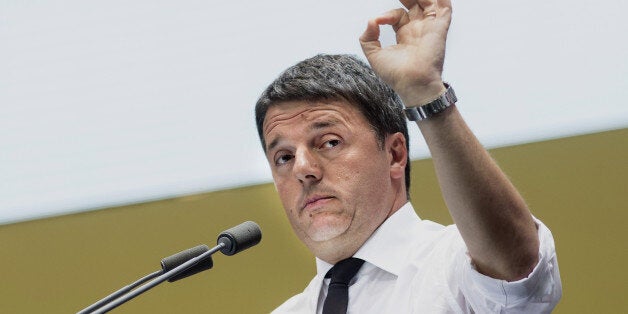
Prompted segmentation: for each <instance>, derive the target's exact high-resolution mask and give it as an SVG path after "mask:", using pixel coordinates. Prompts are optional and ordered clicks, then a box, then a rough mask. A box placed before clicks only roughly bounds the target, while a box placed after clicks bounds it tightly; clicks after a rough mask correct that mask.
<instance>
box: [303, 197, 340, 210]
mask: <svg viewBox="0 0 628 314" xmlns="http://www.w3.org/2000/svg"><path fill="white" fill-rule="evenodd" d="M333 198H334V197H333V196H329V195H313V196H311V197H308V198H307V199H306V200H305V204H304V205H303V206H301V210H302V211H303V210H315V209H317V208H318V207H320V206H323V205H324V204H325V203H327V202H328V201H329V200H331V199H333Z"/></svg>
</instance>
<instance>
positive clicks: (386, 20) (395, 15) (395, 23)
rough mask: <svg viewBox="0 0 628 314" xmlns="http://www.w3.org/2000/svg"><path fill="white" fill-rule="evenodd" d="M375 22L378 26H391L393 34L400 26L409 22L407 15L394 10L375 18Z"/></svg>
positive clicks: (400, 10)
mask: <svg viewBox="0 0 628 314" xmlns="http://www.w3.org/2000/svg"><path fill="white" fill-rule="evenodd" d="M375 22H376V23H377V24H379V25H383V24H386V25H391V26H392V27H393V29H394V30H395V32H397V30H398V29H399V28H401V27H402V26H404V25H406V24H408V22H410V18H409V17H408V13H407V12H406V10H404V9H395V10H390V11H388V12H386V13H384V14H383V15H381V16H379V17H377V18H375Z"/></svg>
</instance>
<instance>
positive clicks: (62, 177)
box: [0, 0, 628, 223]
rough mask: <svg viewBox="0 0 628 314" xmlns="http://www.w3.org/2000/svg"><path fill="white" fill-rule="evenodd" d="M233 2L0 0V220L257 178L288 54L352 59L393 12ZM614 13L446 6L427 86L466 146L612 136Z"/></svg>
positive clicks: (370, 5)
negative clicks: (443, 99)
mask: <svg viewBox="0 0 628 314" xmlns="http://www.w3.org/2000/svg"><path fill="white" fill-rule="evenodd" d="M250 2H253V3H252V4H248V3H245V1H240V2H235V3H231V2H229V1H212V0H210V1H191V0H183V1H148V0H141V1H139V0H138V1H89V2H88V1H77V0H73V1H7V0H0V223H8V222H15V221H19V220H24V219H32V218H37V217H43V216H49V215H56V214H60V213H68V212H74V211H80V210H89V209H96V208H102V207H108V206H112V205H119V204H126V203H132V202H140V201H147V200H152V199H160V198H166V197H171V196H177V195H184V194H190V193H198V192H203V191H210V190H216V189H221V188H227V187H234V186H241V185H247V184H252V183H261V182H269V181H270V180H271V177H270V172H269V170H268V169H267V165H266V161H265V158H264V156H263V154H262V151H261V148H260V145H259V143H258V139H257V133H256V131H255V125H254V119H253V105H254V103H255V100H256V98H257V96H258V95H259V94H260V93H261V91H262V90H263V89H264V88H265V86H266V85H267V84H268V83H270V82H271V81H272V79H273V78H274V77H276V76H277V75H278V74H279V73H280V72H281V71H282V70H283V69H285V68H286V67H288V66H289V65H292V64H294V63H295V62H297V61H299V60H301V59H304V58H306V57H310V56H312V55H314V54H317V53H353V54H358V55H360V56H361V51H360V48H359V45H358V37H359V35H360V34H361V32H362V30H363V29H364V26H365V25H366V20H367V19H368V18H371V17H374V16H376V15H378V14H379V13H381V12H384V11H386V10H388V9H391V8H395V7H397V6H398V4H397V2H396V1H392V0H379V1H375V0H364V1H333V0H318V1H314V0H310V1H294V0H293V1H288V0H270V1H263V2H262V1H250ZM625 12H628V2H625V1H621V0H611V1H605V2H603V3H597V4H595V5H593V4H591V3H584V2H582V3H580V2H573V1H566V0H555V1H552V0H550V1H541V2H537V3H534V4H530V3H529V2H523V1H510V2H507V1H497V0H489V1H473V2H472V1H454V21H453V24H452V28H451V31H450V37H449V42H448V51H447V60H446V64H445V67H446V69H445V78H446V79H447V80H448V81H450V82H451V83H452V85H453V86H455V88H456V92H457V94H458V96H459V98H460V102H459V108H460V109H461V111H462V112H463V114H464V115H465V117H466V119H467V121H468V122H469V124H470V125H471V127H472V128H473V129H474V131H475V132H476V134H477V135H478V137H479V138H480V140H481V141H482V142H483V143H484V144H485V145H487V146H488V147H495V146H502V145H509V144H516V143H522V142H528V141H537V140H541V139H547V138H555V137H561V136H568V135H573V134H581V133H588V132H595V131H600V130H607V129H613V128H623V127H626V126H628V106H627V105H626V98H628V61H627V60H626V59H627V57H628V41H627V40H626V33H627V31H628V22H626V20H625V19H624V17H623V15H624V13H625ZM384 36H386V38H385V40H384V42H386V43H391V40H392V39H391V38H392V37H393V36H392V35H391V32H390V31H388V32H386V33H385V35H384ZM411 132H412V133H411V137H413V139H414V141H413V142H412V144H413V147H412V157H413V158H420V157H425V156H427V154H428V153H427V151H426V148H425V145H423V143H422V141H419V138H420V137H419V133H418V129H417V128H416V127H414V126H413V127H412V128H411ZM583 153H586V148H583Z"/></svg>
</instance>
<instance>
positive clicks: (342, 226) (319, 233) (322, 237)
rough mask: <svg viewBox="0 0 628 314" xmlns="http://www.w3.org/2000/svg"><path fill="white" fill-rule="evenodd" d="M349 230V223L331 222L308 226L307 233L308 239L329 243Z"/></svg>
mask: <svg viewBox="0 0 628 314" xmlns="http://www.w3.org/2000/svg"><path fill="white" fill-rule="evenodd" d="M347 229H349V223H347V222H345V221H331V222H329V221H328V222H325V223H320V224H316V223H313V224H312V225H310V227H309V230H308V232H307V234H308V236H309V238H310V239H311V240H312V241H315V242H323V241H329V240H331V239H333V238H336V237H338V236H340V235H342V234H344V233H345V232H346V231H347Z"/></svg>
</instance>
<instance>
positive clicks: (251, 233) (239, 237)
mask: <svg viewBox="0 0 628 314" xmlns="http://www.w3.org/2000/svg"><path fill="white" fill-rule="evenodd" d="M260 241H262V230H260V228H259V226H258V225H257V224H256V223H254V222H252V221H245V222H243V223H241V224H239V225H237V226H235V227H233V228H231V229H227V230H225V231H223V232H221V233H220V234H219V235H218V239H217V240H216V242H217V243H218V245H220V244H224V246H223V247H222V248H221V249H220V252H222V254H225V255H229V256H231V255H233V254H236V253H239V252H241V251H244V250H246V249H248V248H250V247H252V246H254V245H256V244H258V243H259V242H260Z"/></svg>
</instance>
